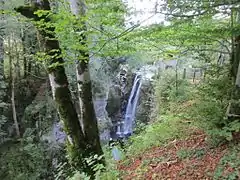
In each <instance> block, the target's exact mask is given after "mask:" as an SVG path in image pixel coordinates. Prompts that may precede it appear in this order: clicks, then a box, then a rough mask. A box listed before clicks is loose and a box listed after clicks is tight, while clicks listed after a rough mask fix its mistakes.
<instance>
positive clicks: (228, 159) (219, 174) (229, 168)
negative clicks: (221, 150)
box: [214, 144, 240, 180]
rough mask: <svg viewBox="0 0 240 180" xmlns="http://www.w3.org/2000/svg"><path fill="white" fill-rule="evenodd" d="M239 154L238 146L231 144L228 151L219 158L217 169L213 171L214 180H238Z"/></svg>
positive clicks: (239, 147) (239, 148)
mask: <svg viewBox="0 0 240 180" xmlns="http://www.w3.org/2000/svg"><path fill="white" fill-rule="evenodd" d="M239 152H240V146H239V144H233V145H232V147H231V148H230V149H229V151H228V152H227V153H226V154H225V155H224V156H223V157H222V158H221V160H220V162H219V164H218V166H217V168H216V169H215V173H214V179H216V180H217V179H223V180H237V179H239V166H240V162H239V156H240V153H239Z"/></svg>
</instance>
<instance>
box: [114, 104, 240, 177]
mask: <svg viewBox="0 0 240 180" xmlns="http://www.w3.org/2000/svg"><path fill="white" fill-rule="evenodd" d="M188 104H189V103H188ZM185 105H186V104H185ZM179 131H185V132H187V136H186V137H181V138H180V137H179V138H178V137H177V138H175V139H169V140H168V141H167V142H166V143H164V144H162V145H159V146H152V147H149V148H148V149H147V150H144V151H142V152H141V153H138V154H136V155H133V156H132V155H127V157H125V159H124V160H123V161H121V162H119V164H118V169H119V170H120V172H121V179H123V180H132V179H134V180H158V179H159V180H162V179H166V180H211V179H214V180H215V179H216V180H218V179H219V180H224V179H226V180H238V179H240V136H239V135H238V136H237V137H236V138H235V140H234V141H232V142H226V143H222V144H221V145H212V144H211V143H209V142H210V141H209V140H210V139H209V137H208V135H207V134H206V133H205V132H204V130H202V129H200V128H199V127H197V126H182V127H181V129H180V128H179Z"/></svg>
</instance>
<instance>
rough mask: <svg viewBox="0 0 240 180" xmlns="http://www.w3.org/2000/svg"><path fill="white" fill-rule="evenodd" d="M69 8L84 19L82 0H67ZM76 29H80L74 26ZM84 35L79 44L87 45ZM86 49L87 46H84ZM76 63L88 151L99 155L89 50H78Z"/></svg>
mask: <svg viewBox="0 0 240 180" xmlns="http://www.w3.org/2000/svg"><path fill="white" fill-rule="evenodd" d="M69 3H70V8H71V11H72V13H73V14H74V15H75V16H77V18H78V17H79V18H82V19H84V17H85V13H86V5H85V1H84V0H69ZM82 23H83V28H82V31H83V32H84V31H86V30H87V27H86V25H85V21H84V20H82ZM75 30H76V31H80V30H81V29H79V28H76V29H75ZM86 39H87V37H86V35H85V34H84V33H82V34H81V35H80V37H79V41H80V44H81V45H82V46H85V47H87V43H86ZM86 49H88V48H86ZM78 57H79V58H78V63H77V67H76V69H77V81H78V92H79V104H80V112H81V113H82V114H81V115H80V117H82V119H81V121H82V123H81V124H82V128H83V132H84V136H85V138H86V140H87V143H88V145H89V149H88V151H89V152H91V153H90V154H91V155H93V154H98V155H99V156H101V155H102V154H103V152H102V148H101V145H100V138H99V130H98V124H97V118H96V115H95V110H94V106H93V99H92V85H91V79H90V72H89V60H90V58H89V52H87V51H80V52H79V54H78ZM98 163H104V160H100V161H98Z"/></svg>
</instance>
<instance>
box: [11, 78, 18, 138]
mask: <svg viewBox="0 0 240 180" xmlns="http://www.w3.org/2000/svg"><path fill="white" fill-rule="evenodd" d="M14 77H15V76H14V75H13V76H12V86H11V92H12V93H11V94H12V95H11V102H12V115H13V120H14V126H15V130H16V135H17V137H18V138H20V130H19V125H18V121H17V113H16V106H15V78H14Z"/></svg>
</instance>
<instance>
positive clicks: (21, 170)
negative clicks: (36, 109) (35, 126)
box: [0, 129, 52, 180]
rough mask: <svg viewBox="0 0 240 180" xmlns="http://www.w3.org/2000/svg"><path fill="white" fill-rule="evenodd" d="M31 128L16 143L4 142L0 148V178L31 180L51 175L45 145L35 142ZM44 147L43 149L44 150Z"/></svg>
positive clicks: (49, 161) (49, 160)
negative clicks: (2, 147) (3, 147)
mask: <svg viewBox="0 0 240 180" xmlns="http://www.w3.org/2000/svg"><path fill="white" fill-rule="evenodd" d="M35 139H36V137H35V136H34V135H33V130H31V129H28V130H26V132H25V135H24V137H23V139H22V140H21V141H20V142H17V143H16V144H14V143H12V142H7V143H9V144H8V145H7V144H5V145H4V146H5V148H6V149H1V157H0V158H1V160H0V164H1V169H0V177H1V179H12V180H21V179H22V180H32V179H36V180H37V179H39V180H40V179H43V178H46V177H51V176H52V174H51V173H52V171H51V167H52V165H51V159H50V156H49V155H48V154H47V151H46V147H44V146H43V145H42V144H41V143H35ZM44 149H45V150H44Z"/></svg>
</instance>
